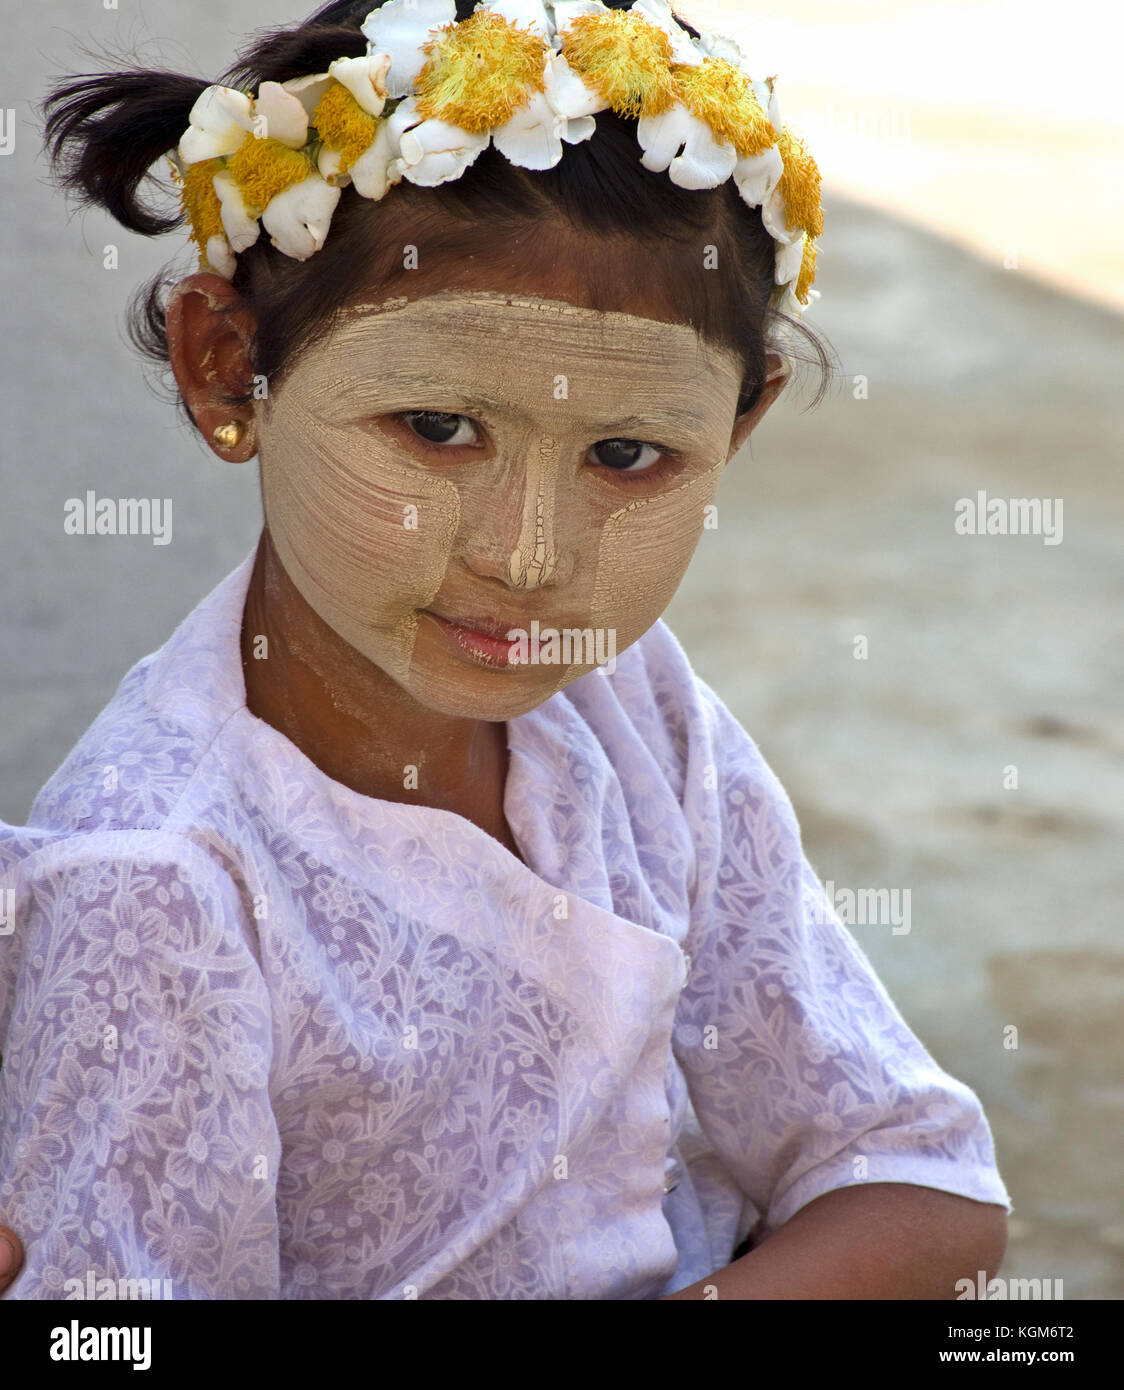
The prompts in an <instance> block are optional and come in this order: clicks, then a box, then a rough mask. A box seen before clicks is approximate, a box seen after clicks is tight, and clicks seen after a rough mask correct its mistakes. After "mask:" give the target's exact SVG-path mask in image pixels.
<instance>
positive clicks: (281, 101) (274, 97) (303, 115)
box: [251, 82, 308, 150]
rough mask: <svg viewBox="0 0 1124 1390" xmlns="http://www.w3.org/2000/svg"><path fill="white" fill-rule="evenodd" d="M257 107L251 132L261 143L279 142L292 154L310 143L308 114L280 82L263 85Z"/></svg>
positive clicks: (256, 101) (255, 102) (254, 104)
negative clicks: (263, 141) (267, 139)
mask: <svg viewBox="0 0 1124 1390" xmlns="http://www.w3.org/2000/svg"><path fill="white" fill-rule="evenodd" d="M253 107H254V109H253V116H252V125H251V129H252V130H253V131H254V133H255V134H256V135H258V136H259V137H260V138H261V139H263V140H264V139H266V138H267V137H268V138H269V139H270V140H279V141H280V142H281V144H282V145H288V147H289V149H291V150H299V149H300V148H301V147H302V146H303V145H306V144H307V143H308V113H307V112H306V111H305V109H304V106H303V105H302V104H301V102H300V101H299V100H298V98H297V97H295V96H294V95H293V94H292V92H289V91H286V90H285V87H284V86H283V85H282V84H281V83H280V82H263V83H262V84H261V86H260V87H259V88H258V95H257V99H256V100H255V101H254V103H253Z"/></svg>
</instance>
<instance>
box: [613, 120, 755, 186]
mask: <svg viewBox="0 0 1124 1390" xmlns="http://www.w3.org/2000/svg"><path fill="white" fill-rule="evenodd" d="M636 138H637V139H638V140H639V141H640V144H641V145H642V146H643V149H644V153H643V155H642V156H641V159H640V163H641V164H643V166H644V168H645V169H653V170H655V171H656V172H657V173H661V172H662V171H663V170H664V169H666V170H667V174H668V177H669V178H670V179H671V181H672V183H675V184H678V185H679V187H680V188H716V187H717V186H718V185H719V184H720V183H725V181H726V180H727V179H728V178H729V177H730V175H731V174H732V173H733V172H734V168H735V166H736V165H737V162H738V154H737V151H736V150H735V149H734V147H733V145H731V144H730V143H729V142H728V141H722V142H721V143H719V141H717V140H715V138H714V135H713V134H712V132H711V129H710V127H709V126H708V125H707V124H706V122H705V121H700V120H699V118H698V117H697V116H695V115H693V114H692V113H691V112H690V111H688V110H687V108H686V107H685V106H684V105H683V104H682V103H681V102H676V103H675V105H674V106H673V107H671V109H670V110H669V111H664V112H663V113H662V114H661V115H659V116H641V117H640V119H639V120H638V121H637V123H636ZM681 148H682V150H683V153H682V154H680V153H679V150H680V149H681Z"/></svg>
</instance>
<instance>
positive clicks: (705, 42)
mask: <svg viewBox="0 0 1124 1390" xmlns="http://www.w3.org/2000/svg"><path fill="white" fill-rule="evenodd" d="M688 37H689V36H688ZM695 42H696V43H697V44H698V46H699V48H700V49H702V52H703V54H704V55H705V56H706V57H707V58H725V60H726V62H727V63H732V64H733V66H734V67H736V68H741V70H742V72H744V73H745V74H746V76H747V77H748V76H749V63H748V61H747V60H746V56H745V54H744V53H743V52H742V51H741V49H740V48H739V47H738V45H737V44H736V43H735V42H734V40H733V39H732V38H730V36H729V35H728V34H716V33H714V32H713V30H710V29H700V30H699V37H698V38H697V39H696V40H695Z"/></svg>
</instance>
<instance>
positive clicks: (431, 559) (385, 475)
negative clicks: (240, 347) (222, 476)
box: [261, 405, 460, 627]
mask: <svg viewBox="0 0 1124 1390" xmlns="http://www.w3.org/2000/svg"><path fill="white" fill-rule="evenodd" d="M261 443H262V447H261V457H262V492H263V496H264V501H265V514H266V520H267V522H268V524H269V528H270V532H271V533H272V535H273V537H274V540H275V542H276V544H277V547H278V550H279V553H280V554H281V556H282V560H283V562H284V563H285V567H286V570H287V571H288V572H289V575H290V578H291V579H292V580H293V582H294V584H296V586H297V588H298V589H299V590H300V591H301V593H302V594H303V595H304V597H305V598H306V599H307V601H308V602H309V603H310V604H311V605H312V606H313V607H314V608H315V609H316V610H317V611H318V612H320V613H321V614H322V616H325V617H328V618H329V621H332V619H333V618H335V617H337V616H338V615H340V614H347V615H348V616H349V617H350V618H351V619H352V620H353V621H356V622H358V623H359V624H361V625H363V626H376V627H377V626H378V625H380V624H381V623H387V622H393V621H395V620H398V619H400V618H401V617H402V616H403V615H404V613H406V612H408V611H410V610H412V609H413V608H415V607H418V606H422V607H424V606H425V604H426V603H427V602H428V601H429V599H431V598H432V597H433V595H434V594H435V593H436V592H437V590H438V589H439V588H440V586H441V582H442V578H443V576H444V574H445V570H446V567H447V565H448V560H449V555H450V553H451V550H452V544H453V539H454V537H455V536H456V534H457V529H458V525H459V512H460V508H459V504H458V499H457V491H456V488H455V487H454V486H453V484H452V483H450V482H449V481H448V480H447V479H438V478H427V477H426V476H425V475H424V474H422V473H420V472H419V471H418V470H417V469H412V468H409V467H407V466H405V465H403V464H402V463H400V462H398V461H397V460H396V459H395V458H394V457H393V454H392V452H391V451H390V449H389V448H388V447H387V446H385V445H384V444H383V443H382V442H381V441H380V440H379V439H378V438H377V437H376V436H373V435H369V434H366V433H364V432H359V433H357V432H356V431H355V430H354V429H341V428H339V427H334V426H332V425H330V424H327V423H325V422H324V421H323V420H322V419H319V418H316V417H315V416H313V415H311V414H310V413H308V412H306V411H302V410H301V409H299V408H289V409H285V408H284V407H281V408H280V409H278V408H277V407H276V405H275V409H274V411H273V416H272V420H271V421H270V423H268V424H266V425H265V426H264V428H263V430H262V440H261ZM333 626H336V623H335V622H334V621H333Z"/></svg>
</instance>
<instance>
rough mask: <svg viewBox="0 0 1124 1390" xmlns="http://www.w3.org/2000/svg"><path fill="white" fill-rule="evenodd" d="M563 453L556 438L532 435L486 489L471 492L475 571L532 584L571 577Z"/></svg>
mask: <svg viewBox="0 0 1124 1390" xmlns="http://www.w3.org/2000/svg"><path fill="white" fill-rule="evenodd" d="M560 456H561V446H560V444H559V441H558V440H557V439H555V438H553V437H552V436H550V435H538V436H532V438H530V439H528V440H525V441H523V442H522V444H521V446H520V447H519V450H518V453H517V454H514V456H512V457H511V459H510V463H509V465H508V466H507V467H505V468H504V469H503V471H502V473H500V474H498V475H493V476H492V478H490V479H489V481H488V484H487V486H488V489H489V490H488V492H487V493H486V494H477V495H475V496H472V502H471V504H470V510H469V511H468V512H467V513H466V514H465V515H464V518H463V521H464V524H466V525H467V526H468V527H469V528H470V531H469V534H468V536H467V537H466V547H467V548H466V552H465V561H466V563H467V564H468V566H469V568H470V569H472V570H474V571H475V573H476V574H478V575H486V576H488V577H490V578H493V579H498V580H501V581H502V582H503V584H504V585H505V587H507V588H511V589H528V590H530V589H539V588H544V587H546V586H554V585H557V584H560V583H564V582H565V580H566V579H567V578H568V568H569V566H568V564H567V562H566V560H565V557H564V556H563V555H561V554H560V551H559V546H560V537H559V534H558V527H557V511H558V504H559V496H560V480H559V464H558V460H559V458H560ZM470 495H471V494H470ZM571 563H572V561H571Z"/></svg>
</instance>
